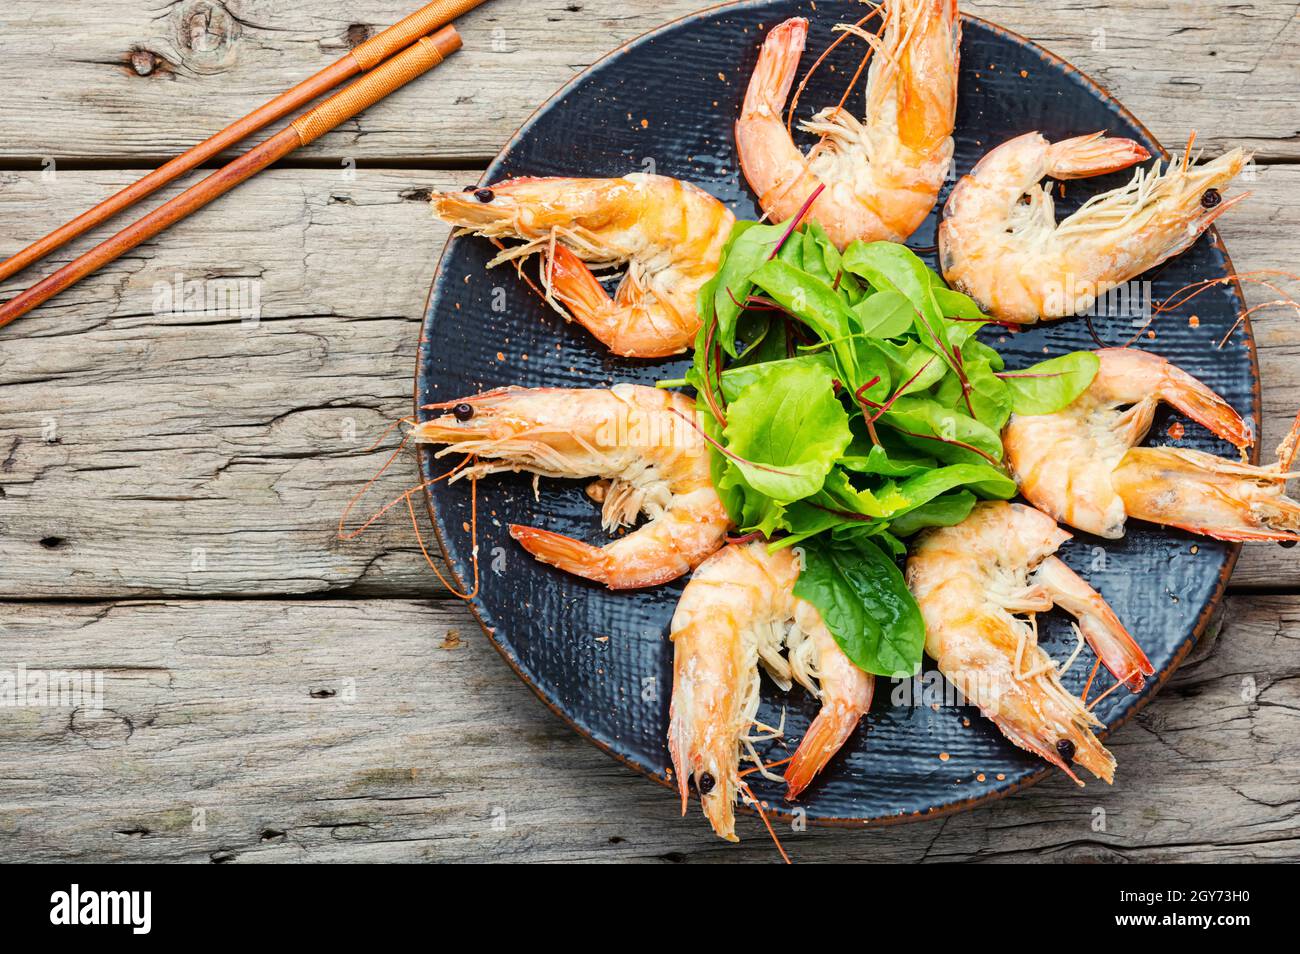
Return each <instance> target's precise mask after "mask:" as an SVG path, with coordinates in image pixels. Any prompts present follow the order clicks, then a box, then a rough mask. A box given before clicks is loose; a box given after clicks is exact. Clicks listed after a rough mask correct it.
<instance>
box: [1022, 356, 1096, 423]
mask: <svg viewBox="0 0 1300 954" xmlns="http://www.w3.org/2000/svg"><path fill="white" fill-rule="evenodd" d="M1100 367H1101V360H1100V359H1099V358H1098V357H1097V356H1096V355H1095V354H1093V353H1092V352H1091V351H1074V352H1071V353H1070V354H1063V355H1061V356H1060V357H1059V358H1051V359H1049V360H1047V361H1040V362H1039V363H1038V364H1035V365H1031V366H1030V367H1028V368H1025V369H1024V370H1023V371H1011V372H1007V373H1006V374H1003V375H1002V378H1001V380H1002V381H1003V382H1004V383H1005V384H1006V386H1007V390H1008V392H1009V394H1010V400H1011V407H1012V409H1013V410H1014V411H1015V412H1016V413H1017V414H1055V413H1056V412H1057V411H1059V410H1060V409H1061V408H1063V407H1065V406H1066V405H1067V404H1071V403H1073V402H1074V400H1075V399H1076V398H1077V397H1078V396H1079V395H1080V394H1082V393H1083V392H1084V391H1086V390H1087V389H1088V387H1089V385H1091V384H1092V380H1093V378H1095V377H1096V376H1097V370H1098V369H1099V368H1100Z"/></svg>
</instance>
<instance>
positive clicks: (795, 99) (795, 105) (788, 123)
mask: <svg viewBox="0 0 1300 954" xmlns="http://www.w3.org/2000/svg"><path fill="white" fill-rule="evenodd" d="M882 9H883V5H879V6H875V7H873V8H872V10H871V12H870V13H868V14H867V15H866V16H865V17H863V18H862V19H861V20H859V21H858V22H857V23H855V24H853V26H854V27H857V28H859V29H860V28H861V27H862V25H863V24H864V23H866V22H867V21H868V20H870V19H871V18H872V17H874V16H880V14H881V10H882ZM884 29H885V24H884V17H883V16H881V24H880V32H881V33H883V32H884ZM850 35H852V34H850V33H849V32H847V31H841V32H840V35H839V36H837V37H836V38H835V39H834V40H833V41H832V42H831V44H830V46H828V47H826V49H825V50H824V51H823V52H822V55H821V56H819V57H817V60H816V62H814V63H813V65H812V66H810V67H808V72H807V73H805V74H804V76H803V79H802V80H801V81H800V82H799V85H798V87H796V89H795V91H794V96H792V97H791V98H790V109H789V112H788V113H787V114H786V120H785V129H786V132H789V133H791V134H793V131H794V114H795V112H796V111H797V110H798V109H799V97H800V96H802V95H803V91H804V90H805V89H806V88H807V86H808V81H809V80H811V79H812V77H813V74H814V73H816V72H817V68H818V67H819V66H821V65H822V62H823V61H824V60H825V59H826V57H828V56H830V55H831V52H832V51H833V50H834V49H835V48H836V47H837V46H839V45H840V44H841V43H843V42H844V41H845V40H847V39H848V38H849V36H850ZM876 35H877V36H879V35H880V34H879V33H877V34H876ZM870 56H871V50H870V49H868V50H867V57H870ZM866 63H867V60H866V58H865V57H864V58H863V60H862V66H866ZM862 66H859V67H858V72H857V73H856V74H855V75H854V77H853V80H854V82H853V83H850V84H849V90H852V89H853V85H854V83H856V82H857V78H858V77H859V76H861V75H862ZM848 97H849V94H848V92H847V91H846V92H845V94H844V99H842V100H840V105H841V106H843V105H844V101H845V100H847V99H848ZM837 108H838V107H837Z"/></svg>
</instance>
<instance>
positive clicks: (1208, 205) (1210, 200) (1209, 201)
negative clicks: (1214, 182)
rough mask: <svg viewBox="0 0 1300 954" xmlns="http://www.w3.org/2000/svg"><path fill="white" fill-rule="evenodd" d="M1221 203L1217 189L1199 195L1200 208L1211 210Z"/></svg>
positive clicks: (1221, 199)
mask: <svg viewBox="0 0 1300 954" xmlns="http://www.w3.org/2000/svg"><path fill="white" fill-rule="evenodd" d="M1222 201H1223V196H1221V195H1220V194H1219V190H1218V189H1206V190H1205V191H1204V192H1202V193H1201V207H1202V208H1205V209H1212V208H1214V207H1215V206H1216V205H1218V204H1219V203H1220V202H1222Z"/></svg>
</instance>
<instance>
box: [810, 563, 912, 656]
mask: <svg viewBox="0 0 1300 954" xmlns="http://www.w3.org/2000/svg"><path fill="white" fill-rule="evenodd" d="M800 546H801V547H802V560H803V566H802V569H801V570H800V573H799V579H798V581H797V582H796V583H795V585H794V593H795V596H798V597H799V598H800V599H804V600H807V601H808V602H809V603H812V604H813V605H814V606H816V607H817V610H818V612H820V613H821V617H822V620H823V621H824V622H825V623H826V628H827V629H829V630H830V633H831V636H833V637H834V638H835V642H837V643H838V644H839V646H840V649H842V650H844V655H846V656H848V657H849V659H850V660H852V661H853V663H854V665H856V666H857V667H858V668H859V669H863V670H865V671H867V672H871V673H875V674H876V675H878V676H911V675H913V674H915V673H916V672H918V671H919V669H920V664H921V650H922V648H923V647H924V646H925V624H924V623H923V622H922V620H921V611H920V609H919V608H918V607H917V605H916V600H915V599H913V597H912V594H911V593H910V592H908V589H907V584H906V583H905V582H904V581H903V574H902V573H900V572H899V569H898V565H897V564H896V563H895V562H894V560H893V559H892V558H891V557H889V556H886V555H885V553H883V552H882V551H881V549H880V547H878V546H876V544H875V543H873V542H872V541H871V539H869V538H865V537H860V538H855V539H852V540H849V541H828V540H817V541H813V540H806V541H804V542H803V543H802V544H801V545H800Z"/></svg>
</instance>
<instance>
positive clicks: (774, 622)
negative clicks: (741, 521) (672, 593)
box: [668, 541, 873, 841]
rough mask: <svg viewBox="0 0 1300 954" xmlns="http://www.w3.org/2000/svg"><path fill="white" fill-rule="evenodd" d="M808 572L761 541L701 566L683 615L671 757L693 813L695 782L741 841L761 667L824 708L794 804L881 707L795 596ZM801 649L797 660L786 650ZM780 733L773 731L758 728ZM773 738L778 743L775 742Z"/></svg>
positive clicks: (799, 766)
mask: <svg viewBox="0 0 1300 954" xmlns="http://www.w3.org/2000/svg"><path fill="white" fill-rule="evenodd" d="M798 578H799V563H798V559H797V557H796V556H795V554H794V553H793V552H792V551H790V550H779V551H777V552H776V553H769V552H768V550H767V545H766V544H765V543H763V542H761V541H755V542H752V543H748V544H733V545H730V546H727V547H724V548H723V549H722V550H719V551H718V552H717V553H715V554H714V555H713V556H711V557H709V559H707V560H705V561H704V562H703V563H702V564H700V566H699V568H698V569H697V570H696V571H695V574H694V575H693V576H692V577H691V581H690V582H689V583H687V584H686V589H685V590H683V592H682V596H681V599H680V600H679V601H678V603H677V611H676V613H674V614H673V622H672V635H671V638H672V642H673V697H672V705H671V708H670V724H669V728H668V748H669V751H670V752H671V753H672V759H673V771H674V773H675V775H676V777H677V785H678V788H679V790H680V791H681V796H682V814H685V813H686V803H687V798H688V797H689V793H690V783H691V781H692V780H694V782H695V787H696V789H697V790H698V791H699V793H700V801H701V803H702V804H703V806H704V814H705V816H706V817H707V818H708V819H709V823H710V824H711V825H712V826H713V830H714V831H715V832H716V833H717V834H718V835H719V836H720V837H722V838H725V839H726V840H727V841H737V840H738V839H737V838H736V830H735V802H736V797H737V795H738V794H740V795H742V796H744V797H745V799H746V800H747V801H748V800H749V795H748V792H747V789H746V788H745V786H744V784H743V783H742V782H741V779H740V772H739V766H740V755H741V749H742V748H745V749H747V750H748V751H749V754H750V757H751V758H753V759H754V760H757V753H755V752H754V751H753V748H752V746H753V741H755V739H754V738H753V737H751V730H752V729H753V728H754V727H755V726H758V723H757V722H756V721H755V714H756V713H757V712H758V704H759V681H760V677H759V664H760V663H761V664H762V666H763V668H764V669H766V670H767V671H768V674H769V675H771V676H772V678H773V680H774V681H775V682H776V683H777V685H779V686H781V688H783V689H789V688H790V686H791V684H792V682H799V683H800V684H802V685H803V686H805V687H806V688H808V689H809V690H810V691H812V692H814V693H818V694H819V695H820V696H821V699H822V709H821V712H820V713H819V714H818V716H817V718H816V719H815V720H814V721H813V724H812V726H811V727H810V728H809V730H808V734H807V735H806V736H805V737H804V740H803V742H802V743H800V745H799V749H798V751H796V752H795V755H794V759H793V762H792V769H793V777H791V778H788V779H787V781H788V782H789V786H790V791H789V794H788V797H790V798H794V797H795V795H797V794H798V793H799V792H800V791H801V790H802V789H803V787H804V786H806V785H807V784H808V782H809V781H811V780H812V777H813V776H814V775H816V774H817V772H818V771H819V770H820V769H821V768H822V767H823V766H824V765H825V764H826V762H827V761H828V760H829V759H830V757H831V756H832V755H834V754H835V752H836V751H837V750H838V749H839V748H840V746H841V745H843V744H844V742H845V740H846V739H847V738H848V737H849V735H850V733H852V731H853V729H854V727H855V726H856V725H857V724H858V720H860V719H861V718H862V716H863V715H864V714H865V713H866V711H867V709H868V708H870V706H871V690H872V685H873V679H872V677H871V676H870V675H868V674H867V673H865V672H863V671H862V670H860V669H858V668H857V667H855V666H854V665H853V664H852V663H851V662H849V661H848V659H847V658H846V657H844V655H843V654H842V652H841V651H840V648H839V646H837V645H836V643H835V640H834V639H833V638H832V637H831V635H830V633H829V632H828V631H827V629H826V626H825V624H824V623H823V622H822V619H821V616H820V614H818V612H817V610H816V608H815V607H813V606H812V605H811V604H808V603H805V602H804V601H803V600H800V599H797V598H796V597H795V596H794V585H795V582H796V581H797V580H798ZM786 645H790V646H792V648H791V650H790V658H789V659H788V660H787V659H786V658H785V657H783V656H782V655H781V650H782V649H783V648H784V647H785V646H786ZM758 727H759V728H760V729H766V730H768V731H769V733H774V730H770V729H769V728H768V727H766V726H758ZM769 737H770V736H769Z"/></svg>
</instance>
